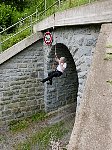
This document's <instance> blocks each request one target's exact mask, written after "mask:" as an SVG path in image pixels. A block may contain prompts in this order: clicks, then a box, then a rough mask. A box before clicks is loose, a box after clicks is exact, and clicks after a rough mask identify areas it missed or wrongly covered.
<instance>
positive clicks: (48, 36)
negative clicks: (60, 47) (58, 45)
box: [44, 32, 52, 45]
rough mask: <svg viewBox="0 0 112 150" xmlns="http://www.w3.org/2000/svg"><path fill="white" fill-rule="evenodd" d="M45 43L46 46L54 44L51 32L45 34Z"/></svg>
mask: <svg viewBox="0 0 112 150" xmlns="http://www.w3.org/2000/svg"><path fill="white" fill-rule="evenodd" d="M44 42H45V44H46V45H51V43H52V34H51V33H50V32H46V33H45V34H44Z"/></svg>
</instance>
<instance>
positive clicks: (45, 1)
mask: <svg viewBox="0 0 112 150" xmlns="http://www.w3.org/2000/svg"><path fill="white" fill-rule="evenodd" d="M44 4H45V16H46V7H47V5H46V0H45V1H44Z"/></svg>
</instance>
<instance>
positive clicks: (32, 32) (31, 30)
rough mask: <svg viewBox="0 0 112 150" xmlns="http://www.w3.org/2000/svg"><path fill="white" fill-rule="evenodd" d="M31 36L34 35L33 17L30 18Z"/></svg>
mask: <svg viewBox="0 0 112 150" xmlns="http://www.w3.org/2000/svg"><path fill="white" fill-rule="evenodd" d="M30 24H31V34H32V33H33V24H32V15H31V16H30Z"/></svg>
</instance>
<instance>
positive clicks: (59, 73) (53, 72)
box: [42, 70, 62, 85]
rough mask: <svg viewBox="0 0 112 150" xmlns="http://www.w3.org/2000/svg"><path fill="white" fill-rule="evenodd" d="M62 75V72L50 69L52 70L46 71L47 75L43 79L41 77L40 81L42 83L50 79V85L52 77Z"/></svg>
mask: <svg viewBox="0 0 112 150" xmlns="http://www.w3.org/2000/svg"><path fill="white" fill-rule="evenodd" d="M61 75H62V72H60V71H57V70H56V71H52V72H49V73H48V77H47V78H45V79H43V80H42V82H43V83H44V82H46V81H48V80H49V81H50V85H52V78H53V77H60V76H61Z"/></svg>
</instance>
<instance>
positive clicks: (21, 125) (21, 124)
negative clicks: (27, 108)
mask: <svg viewBox="0 0 112 150" xmlns="http://www.w3.org/2000/svg"><path fill="white" fill-rule="evenodd" d="M46 118H48V115H47V114H46V113H45V112H39V113H36V114H34V115H32V116H31V117H28V118H26V119H24V120H20V121H15V120H14V121H11V122H10V124H9V128H10V130H11V131H12V132H14V133H16V132H20V131H22V130H25V129H27V128H28V127H29V126H30V124H31V123H32V122H39V121H44V120H45V119H46Z"/></svg>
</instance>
